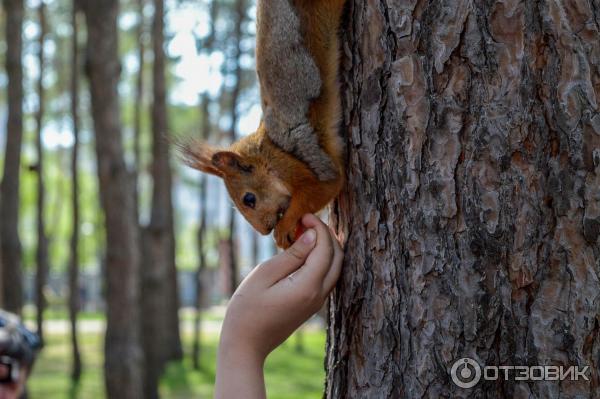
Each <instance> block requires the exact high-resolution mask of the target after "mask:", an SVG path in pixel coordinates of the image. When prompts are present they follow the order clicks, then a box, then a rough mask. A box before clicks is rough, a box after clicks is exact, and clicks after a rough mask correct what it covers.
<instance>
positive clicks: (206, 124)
mask: <svg viewBox="0 0 600 399" xmlns="http://www.w3.org/2000/svg"><path fill="white" fill-rule="evenodd" d="M209 105H210V99H209V96H208V94H207V93H205V94H204V95H203V96H202V101H201V107H200V108H201V109H200V113H201V115H202V128H201V131H202V133H201V139H202V140H208V137H209V135H210V112H209ZM207 180H208V178H207V176H206V174H204V173H203V174H202V175H201V176H200V226H199V228H198V235H197V237H198V240H197V243H198V269H197V270H196V314H195V317H194V337H193V342H192V364H193V366H194V369H196V370H199V369H200V363H201V361H200V355H201V343H202V342H201V341H202V339H201V337H202V308H203V306H204V299H205V297H206V294H205V292H204V280H203V279H204V273H205V271H206V256H205V251H206V248H205V244H204V243H205V241H206V227H207V223H206V219H207V216H208V192H207V186H208V184H207Z"/></svg>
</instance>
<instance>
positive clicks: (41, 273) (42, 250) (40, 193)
mask: <svg viewBox="0 0 600 399" xmlns="http://www.w3.org/2000/svg"><path fill="white" fill-rule="evenodd" d="M38 16H39V26H40V36H39V40H38V44H39V49H38V63H39V68H40V69H39V73H40V75H39V77H38V81H37V90H38V109H37V112H36V115H35V123H36V140H35V144H36V145H35V147H36V152H37V165H36V168H35V169H36V172H37V248H36V274H35V297H36V298H35V301H36V311H37V314H36V322H37V334H38V335H39V337H40V339H41V341H42V342H43V341H44V310H45V309H46V297H45V295H44V288H45V287H46V281H47V279H48V271H49V266H48V237H47V236H46V213H45V209H44V208H45V201H46V199H45V198H46V188H45V186H44V148H43V143H42V130H43V119H44V73H45V68H44V67H45V60H44V58H45V55H44V41H45V39H46V31H47V26H46V5H45V4H44V2H43V1H41V2H40V5H39V6H38Z"/></svg>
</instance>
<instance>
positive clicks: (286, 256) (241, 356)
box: [217, 215, 343, 397]
mask: <svg viewBox="0 0 600 399" xmlns="http://www.w3.org/2000/svg"><path fill="white" fill-rule="evenodd" d="M302 224H303V225H304V227H305V229H306V231H305V232H304V234H303V235H302V236H301V237H300V238H299V239H298V240H297V241H296V242H295V243H294V245H292V246H291V247H290V248H288V249H287V250H286V251H285V252H283V253H280V254H279V255H276V256H275V257H273V258H271V259H269V260H268V261H266V262H264V263H262V264H260V265H259V266H257V267H256V268H255V269H254V270H253V271H252V273H250V274H249V275H248V276H247V277H246V279H245V280H244V281H243V282H242V284H241V285H240V286H239V288H238V289H237V291H236V292H235V294H234V295H233V298H232V299H231V301H230V302H229V306H228V308H227V314H226V316H225V321H224V322H223V329H222V331H221V343H220V344H219V365H218V372H217V397H227V395H226V392H227V391H229V390H230V389H233V387H232V386H231V385H228V384H230V383H231V381H232V380H231V378H227V379H226V380H227V381H229V382H227V383H225V382H224V379H225V378H226V376H225V375H224V374H229V373H231V372H233V371H232V370H231V369H230V368H231V367H234V368H236V372H237V373H238V374H236V378H238V381H240V383H241V384H244V386H245V389H246V390H247V389H248V388H250V386H251V385H253V383H255V382H257V381H256V380H257V379H259V378H260V381H262V365H263V362H264V360H265V358H266V357H267V355H268V354H269V353H270V352H271V351H272V350H273V349H275V348H276V347H277V346H278V345H279V344H281V343H282V342H283V341H285V339H286V338H287V337H289V336H290V335H291V334H292V333H293V332H294V330H296V329H297V328H298V327H300V325H302V323H303V322H304V321H306V320H307V319H308V318H309V317H310V316H312V315H313V314H314V313H316V312H317V311H318V310H319V309H320V308H321V306H323V303H324V302H325V299H326V298H327V296H328V295H329V293H330V292H331V290H332V289H333V287H334V286H335V283H336V281H337V279H338V277H339V275H340V269H341V265H342V257H343V252H342V249H341V248H340V245H339V243H338V242H337V239H336V238H335V237H334V236H333V234H332V233H331V231H330V230H329V228H328V227H327V226H326V225H325V224H324V223H323V222H321V221H320V220H319V219H318V218H317V217H316V216H314V215H305V216H304V217H303V218H302ZM246 366H248V367H249V368H250V370H249V371H248V369H246V371H244V367H246ZM255 368H258V372H260V377H259V376H258V375H255V374H254V373H255V371H256V370H254V369H255ZM248 373H249V374H248ZM240 374H241V375H240ZM230 377H231V375H230ZM245 377H247V378H245ZM242 381H245V382H242ZM261 386H262V389H263V393H264V385H261ZM257 388H258V387H257ZM250 390H252V389H250ZM257 396H259V397H260V396H261V394H260V393H259V394H258V395H257ZM250 397H253V396H250Z"/></svg>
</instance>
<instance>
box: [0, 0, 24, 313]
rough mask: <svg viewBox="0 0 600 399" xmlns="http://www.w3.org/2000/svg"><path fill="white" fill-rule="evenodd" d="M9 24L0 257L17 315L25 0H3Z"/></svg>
mask: <svg viewBox="0 0 600 399" xmlns="http://www.w3.org/2000/svg"><path fill="white" fill-rule="evenodd" d="M2 4H3V6H4V12H5V13H6V14H5V21H6V36H5V39H6V54H5V57H6V74H7V76H8V85H7V103H8V112H7V113H8V118H7V122H6V146H5V148H4V151H5V156H4V175H3V177H2V183H1V184H0V256H1V257H2V261H1V262H0V264H1V266H2V281H1V283H2V285H3V286H2V288H3V290H2V291H3V295H4V297H3V307H4V309H6V310H8V311H10V312H14V313H17V314H20V313H21V308H22V307H23V283H22V281H21V279H22V277H21V241H20V240H19V197H20V183H19V180H20V178H19V176H20V169H21V143H22V140H23V63H22V59H21V57H22V52H23V38H22V33H23V13H24V11H23V0H3V2H2Z"/></svg>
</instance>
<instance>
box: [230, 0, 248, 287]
mask: <svg viewBox="0 0 600 399" xmlns="http://www.w3.org/2000/svg"><path fill="white" fill-rule="evenodd" d="M247 8H248V7H247V4H246V0H236V2H235V23H234V29H233V37H234V45H235V48H234V59H233V62H234V63H233V65H234V66H233V74H234V76H235V84H234V86H233V91H232V93H231V114H230V119H231V127H230V130H229V136H230V137H229V138H230V140H231V142H232V143H233V142H234V141H236V139H237V124H238V119H239V110H238V106H239V104H238V103H239V97H240V93H241V90H242V65H241V62H240V61H241V57H242V39H243V35H244V32H243V26H244V21H245V20H246V13H247V11H248V9H247ZM230 209H231V210H230V212H229V235H228V236H227V245H228V250H229V266H230V274H229V277H230V279H231V281H230V288H231V295H233V292H234V291H235V289H236V288H237V286H238V283H239V278H238V273H239V270H238V259H237V243H236V223H235V215H236V213H237V211H236V210H235V209H234V207H230Z"/></svg>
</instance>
